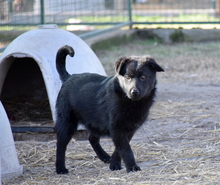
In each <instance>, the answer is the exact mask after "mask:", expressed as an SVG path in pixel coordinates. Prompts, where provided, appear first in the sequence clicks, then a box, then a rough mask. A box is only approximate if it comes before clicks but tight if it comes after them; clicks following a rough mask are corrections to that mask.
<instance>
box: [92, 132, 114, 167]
mask: <svg viewBox="0 0 220 185" xmlns="http://www.w3.org/2000/svg"><path fill="white" fill-rule="evenodd" d="M89 142H90V144H91V145H92V148H93V150H94V151H95V153H96V154H97V156H98V158H99V159H100V160H101V161H103V162H104V163H109V162H110V156H109V155H108V154H107V153H106V152H105V151H104V150H103V148H102V147H101V145H100V137H98V136H95V135H93V134H91V135H90V137H89Z"/></svg>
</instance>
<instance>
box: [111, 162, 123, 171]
mask: <svg viewBox="0 0 220 185" xmlns="http://www.w3.org/2000/svg"><path fill="white" fill-rule="evenodd" d="M109 168H110V169H111V170H112V171H116V170H121V169H122V167H121V163H114V164H113V163H111V164H110V166H109Z"/></svg>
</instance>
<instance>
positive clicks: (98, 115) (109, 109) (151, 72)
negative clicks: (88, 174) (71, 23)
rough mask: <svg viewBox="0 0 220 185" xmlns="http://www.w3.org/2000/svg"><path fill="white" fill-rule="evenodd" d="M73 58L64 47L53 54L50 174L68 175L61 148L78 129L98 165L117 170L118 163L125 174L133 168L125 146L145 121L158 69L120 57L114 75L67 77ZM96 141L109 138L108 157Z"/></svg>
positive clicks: (148, 60)
mask: <svg viewBox="0 0 220 185" xmlns="http://www.w3.org/2000/svg"><path fill="white" fill-rule="evenodd" d="M68 54H69V55H70V56H73V55H74V51H73V49H72V48H71V47H70V46H64V47H62V48H60V49H59V51H58V53H57V57H56V66H57V71H58V72H59V75H60V79H61V80H62V82H63V85H62V88H61V90H60V92H59V95H58V98H57V104H56V110H57V118H56V126H55V127H56V132H57V156H56V157H57V158H56V172H57V173H58V174H65V173H68V170H67V169H66V167H65V151H66V147H67V144H68V143H69V141H70V139H71V138H72V136H73V134H74V133H75V132H76V130H77V126H78V123H82V124H83V125H84V126H85V127H86V128H87V130H88V131H89V132H90V137H89V141H90V143H91V145H92V147H93V149H94V151H95V152H96V154H97V156H98V157H99V159H100V160H102V161H103V162H105V163H110V169H111V170H120V169H121V168H122V167H121V159H123V161H124V163H125V166H126V169H127V172H130V171H139V170H141V169H140V167H139V166H137V164H136V162H135V159H134V155H133V152H132V150H131V147H130V144H129V142H130V140H131V139H132V137H133V135H134V133H135V131H136V130H137V129H138V128H140V127H141V125H142V124H143V123H144V121H145V120H146V118H147V116H148V113H149V109H150V107H151V106H152V104H153V101H154V100H153V99H154V96H155V92H156V87H155V86H156V72H159V71H163V69H162V68H161V67H160V66H159V65H158V64H157V63H156V62H155V60H154V59H153V58H150V57H146V56H143V57H136V56H133V57H124V58H120V59H119V60H118V61H116V63H115V68H116V75H115V76H112V77H105V76H101V75H98V74H91V73H83V74H73V75H69V74H68V72H67V71H66V69H65V57H66V56H67V55H68ZM101 136H110V137H111V138H112V140H113V143H114V145H115V151H114V153H113V154H112V155H111V157H110V156H109V155H108V154H107V153H106V152H105V151H104V150H103V149H102V147H101V145H100V143H99V140H100V137H101Z"/></svg>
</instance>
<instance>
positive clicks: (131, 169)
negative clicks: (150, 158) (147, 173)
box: [127, 165, 141, 173]
mask: <svg viewBox="0 0 220 185" xmlns="http://www.w3.org/2000/svg"><path fill="white" fill-rule="evenodd" d="M137 171H141V168H140V167H139V166H137V165H134V166H132V167H127V172H128V173H129V172H137Z"/></svg>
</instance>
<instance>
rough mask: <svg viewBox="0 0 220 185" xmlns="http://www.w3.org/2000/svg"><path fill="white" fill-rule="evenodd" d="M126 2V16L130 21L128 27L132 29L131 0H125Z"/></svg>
mask: <svg viewBox="0 0 220 185" xmlns="http://www.w3.org/2000/svg"><path fill="white" fill-rule="evenodd" d="M127 2H128V17H129V22H130V29H132V8H131V0H127Z"/></svg>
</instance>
